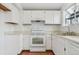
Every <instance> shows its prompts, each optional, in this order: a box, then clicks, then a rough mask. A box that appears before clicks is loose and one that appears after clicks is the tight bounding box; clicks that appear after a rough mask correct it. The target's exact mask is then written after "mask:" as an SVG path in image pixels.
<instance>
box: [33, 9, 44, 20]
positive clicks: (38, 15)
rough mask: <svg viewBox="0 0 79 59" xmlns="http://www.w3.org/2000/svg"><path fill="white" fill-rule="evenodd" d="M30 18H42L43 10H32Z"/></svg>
mask: <svg viewBox="0 0 79 59" xmlns="http://www.w3.org/2000/svg"><path fill="white" fill-rule="evenodd" d="M32 20H44V11H36V10H34V11H32Z"/></svg>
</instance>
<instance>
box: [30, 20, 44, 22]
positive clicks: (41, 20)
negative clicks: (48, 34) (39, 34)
mask: <svg viewBox="0 0 79 59" xmlns="http://www.w3.org/2000/svg"><path fill="white" fill-rule="evenodd" d="M31 22H45V21H44V20H31Z"/></svg>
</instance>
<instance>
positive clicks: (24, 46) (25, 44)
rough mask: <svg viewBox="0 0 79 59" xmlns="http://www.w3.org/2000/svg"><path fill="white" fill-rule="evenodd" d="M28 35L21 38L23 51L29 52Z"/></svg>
mask: <svg viewBox="0 0 79 59" xmlns="http://www.w3.org/2000/svg"><path fill="white" fill-rule="evenodd" d="M30 40H31V37H30V35H24V36H23V50H29V49H30Z"/></svg>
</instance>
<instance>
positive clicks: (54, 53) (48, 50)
mask: <svg viewBox="0 0 79 59" xmlns="http://www.w3.org/2000/svg"><path fill="white" fill-rule="evenodd" d="M46 51H51V52H52V53H53V55H55V53H54V51H53V50H46Z"/></svg>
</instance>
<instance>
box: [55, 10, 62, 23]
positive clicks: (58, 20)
mask: <svg viewBox="0 0 79 59" xmlns="http://www.w3.org/2000/svg"><path fill="white" fill-rule="evenodd" d="M60 16H61V14H60V11H54V24H61V17H60Z"/></svg>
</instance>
